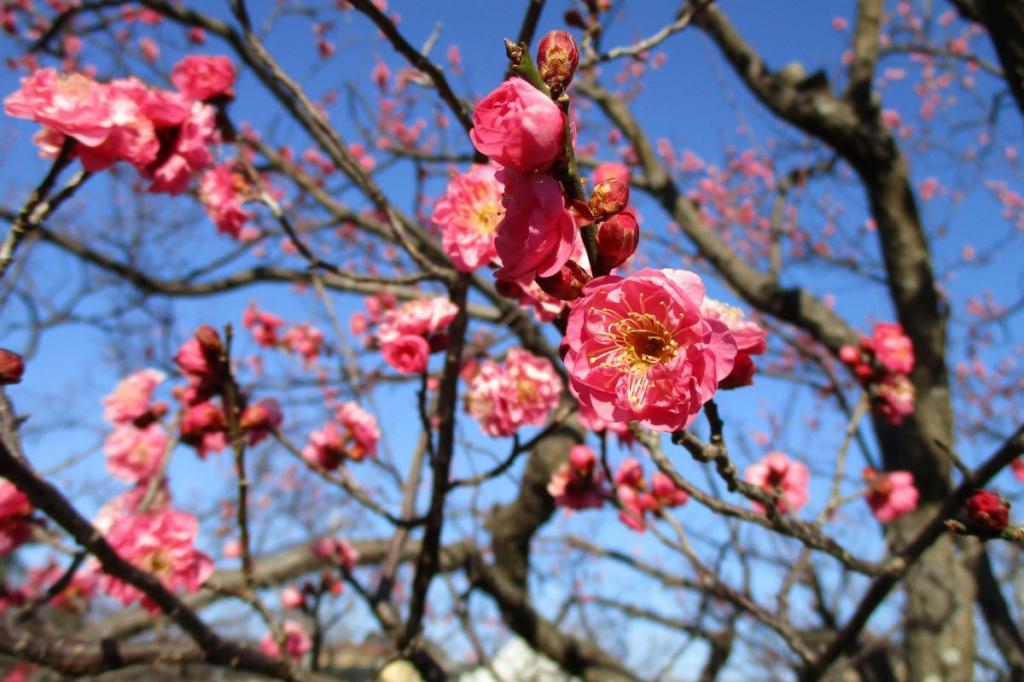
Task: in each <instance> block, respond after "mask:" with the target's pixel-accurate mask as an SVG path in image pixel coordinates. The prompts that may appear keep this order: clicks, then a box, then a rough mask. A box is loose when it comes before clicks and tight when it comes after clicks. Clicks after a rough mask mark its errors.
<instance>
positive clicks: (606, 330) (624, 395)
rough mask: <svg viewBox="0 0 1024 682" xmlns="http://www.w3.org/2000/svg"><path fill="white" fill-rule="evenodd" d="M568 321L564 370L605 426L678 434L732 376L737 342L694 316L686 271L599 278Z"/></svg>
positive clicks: (696, 303) (693, 280)
mask: <svg viewBox="0 0 1024 682" xmlns="http://www.w3.org/2000/svg"><path fill="white" fill-rule="evenodd" d="M583 293H584V296H583V298H581V299H579V300H578V301H577V302H576V305H575V306H574V307H573V309H572V312H571V313H570V314H569V322H568V326H567V328H566V334H565V340H564V342H563V343H564V344H565V348H566V355H565V366H566V369H567V370H568V371H569V387H570V389H571V390H572V392H573V394H574V395H575V396H576V398H577V400H578V401H579V402H580V403H581V404H583V405H586V406H587V407H589V408H591V409H592V410H593V411H594V413H595V414H596V415H597V417H598V418H599V419H602V420H604V421H607V422H630V421H639V422H641V423H643V424H644V425H645V426H648V427H649V428H652V429H655V430H657V431H676V430H679V429H684V428H686V427H687V426H688V425H689V424H690V422H692V421H693V419H694V417H695V416H696V414H697V412H698V411H699V410H700V408H701V406H702V405H704V403H706V402H707V401H708V400H710V399H711V397H712V396H713V395H714V393H715V390H716V389H717V387H718V383H719V382H720V381H721V380H723V379H724V378H726V377H727V376H728V375H729V373H730V372H731V371H732V368H733V362H734V359H735V356H736V341H735V340H734V339H733V338H732V335H731V334H729V331H728V329H727V328H726V326H725V325H724V324H722V323H721V322H719V321H718V320H714V319H706V318H704V317H703V316H702V315H701V313H700V305H701V302H702V301H703V300H704V285H703V283H702V282H701V280H700V278H699V277H698V276H697V275H695V274H694V273H692V272H687V271H684V270H650V269H645V270H641V271H639V272H636V273H634V274H632V275H630V276H629V277H626V278H623V277H618V276H614V275H609V276H605V277H598V278H596V279H594V280H592V281H591V282H590V283H589V284H587V286H586V287H585V288H584V290H583Z"/></svg>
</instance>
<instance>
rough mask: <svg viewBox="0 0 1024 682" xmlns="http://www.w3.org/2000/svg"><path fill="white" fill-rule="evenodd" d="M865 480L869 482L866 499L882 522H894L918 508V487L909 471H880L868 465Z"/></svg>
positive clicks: (865, 470)
mask: <svg viewBox="0 0 1024 682" xmlns="http://www.w3.org/2000/svg"><path fill="white" fill-rule="evenodd" d="M864 481H865V482H866V483H867V484H868V493H867V496H866V497H865V499H866V500H867V503H868V506H869V507H871V512H872V513H873V514H874V515H875V518H876V519H878V521H879V522H880V523H892V522H893V521H895V520H896V519H898V518H899V517H901V516H903V515H904V514H909V513H910V512H912V511H914V510H915V509H917V498H918V492H917V488H916V487H915V486H914V475H913V474H912V473H910V472H909V471H885V472H878V471H875V470H874V469H872V468H871V467H867V468H866V469H864Z"/></svg>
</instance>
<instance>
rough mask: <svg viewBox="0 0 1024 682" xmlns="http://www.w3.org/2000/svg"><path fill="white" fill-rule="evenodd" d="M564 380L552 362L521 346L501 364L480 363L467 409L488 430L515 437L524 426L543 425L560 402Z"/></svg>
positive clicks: (499, 434) (493, 433) (510, 353)
mask: <svg viewBox="0 0 1024 682" xmlns="http://www.w3.org/2000/svg"><path fill="white" fill-rule="evenodd" d="M561 387H562V384H561V381H559V378H558V374H556V373H555V370H554V368H553V367H552V366H551V363H550V362H549V361H548V360H546V359H545V358H540V357H537V356H535V355H532V354H531V353H529V352H527V351H525V350H522V349H521V348H512V349H510V350H509V352H508V355H507V357H506V359H505V362H504V363H503V364H501V365H499V364H498V363H496V362H494V361H493V360H485V361H484V362H482V363H480V366H479V367H478V369H477V372H476V374H475V375H474V376H473V377H472V379H470V381H469V391H468V393H467V394H466V410H467V411H468V412H469V413H470V414H471V415H472V416H473V417H475V418H476V419H477V420H478V421H479V422H480V428H482V429H483V431H484V433H487V434H490V435H492V436H511V435H512V434H514V433H515V432H516V430H517V429H519V428H520V427H521V426H526V425H534V426H539V425H541V424H543V423H544V422H545V421H547V418H548V415H549V414H551V411H552V410H554V409H555V407H556V406H557V405H558V396H559V393H560V391H561Z"/></svg>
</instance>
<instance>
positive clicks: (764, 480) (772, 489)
mask: <svg viewBox="0 0 1024 682" xmlns="http://www.w3.org/2000/svg"><path fill="white" fill-rule="evenodd" d="M810 478H811V476H810V471H808V469H807V465H806V464H804V463H803V462H798V461H796V460H792V459H790V458H789V457H786V455H785V454H784V453H782V452H769V453H768V454H767V455H765V456H764V457H763V458H762V459H761V461H760V462H757V463H756V464H751V465H750V466H749V467H747V470H746V472H744V474H743V479H744V480H745V481H746V482H747V483H750V484H751V485H753V486H755V487H758V488H761V489H762V490H764V491H765V492H766V493H768V494H769V495H776V494H778V496H779V499H778V503H777V504H776V508H777V509H778V511H779V512H782V513H784V514H785V513H793V512H796V511H799V510H800V508H801V507H803V506H804V505H805V504H807V500H808V499H809V497H810V495H809V493H808V491H807V485H808V483H809V482H810ZM751 504H752V505H753V507H754V509H756V510H758V511H760V512H762V513H764V511H765V508H764V505H762V504H761V503H759V502H752V503H751Z"/></svg>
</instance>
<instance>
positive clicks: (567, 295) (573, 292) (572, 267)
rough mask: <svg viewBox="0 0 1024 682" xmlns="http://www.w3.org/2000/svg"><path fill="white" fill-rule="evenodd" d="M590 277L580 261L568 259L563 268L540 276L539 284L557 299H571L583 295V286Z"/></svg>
mask: <svg viewBox="0 0 1024 682" xmlns="http://www.w3.org/2000/svg"><path fill="white" fill-rule="evenodd" d="M590 279H591V277H590V274H589V273H588V272H587V271H586V270H584V269H583V268H582V267H580V265H579V264H578V263H576V262H575V261H567V262H566V264H565V265H563V266H562V269H561V270H559V271H558V272H556V273H555V274H553V275H551V276H550V277H538V278H537V285H538V286H539V287H540V288H541V289H543V290H544V292H545V293H547V294H550V295H551V296H554V297H555V298H557V299H560V300H563V301H571V300H573V299H575V298H579V297H580V296H582V295H583V287H584V286H586V284H587V282H589V281H590Z"/></svg>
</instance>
